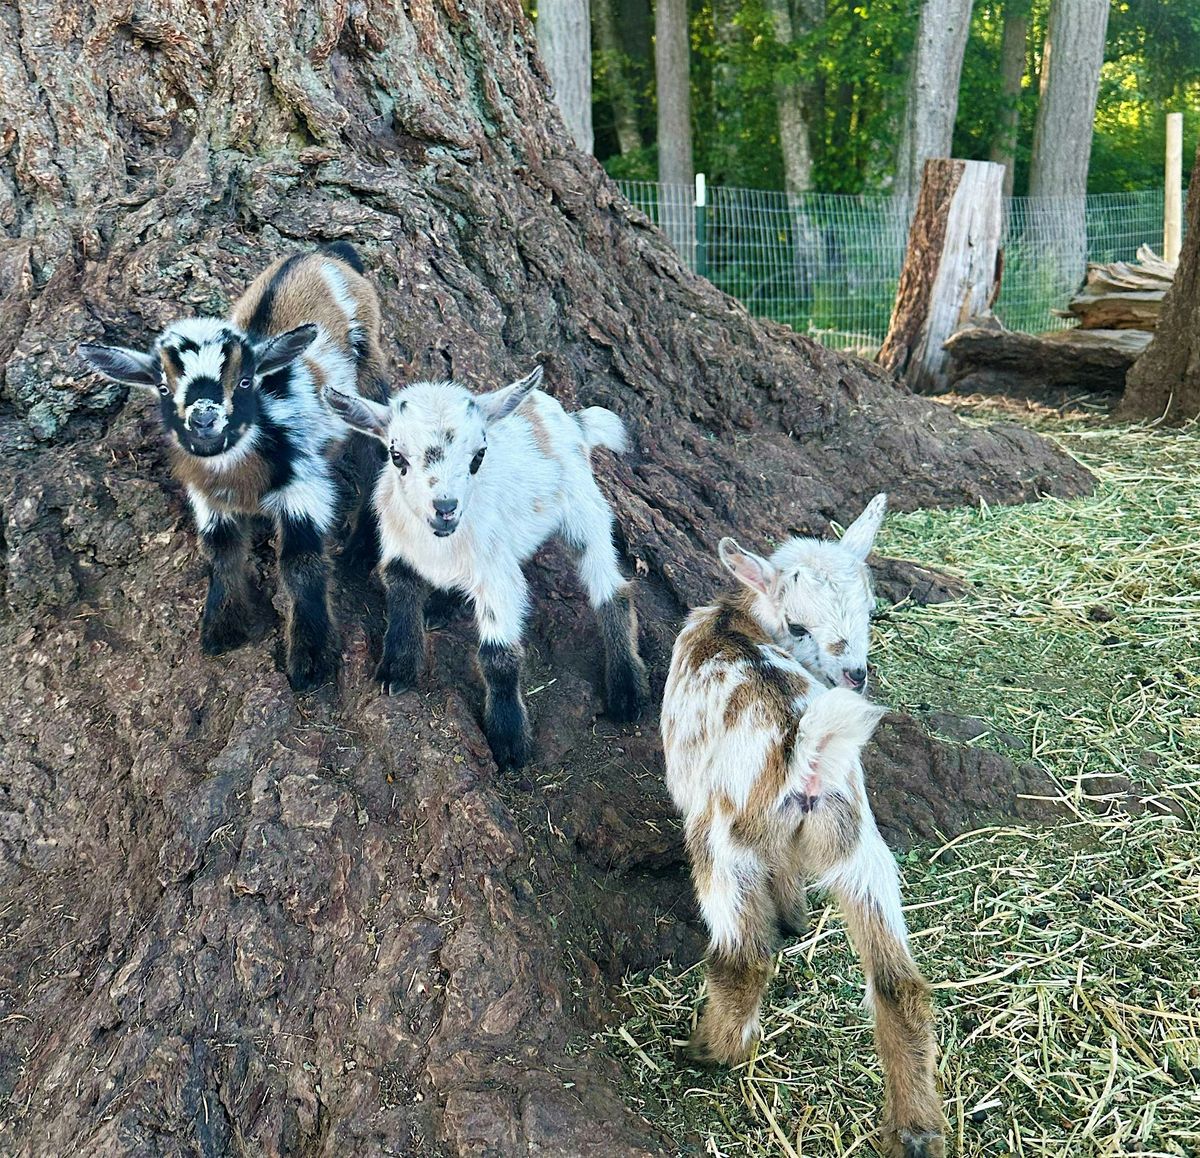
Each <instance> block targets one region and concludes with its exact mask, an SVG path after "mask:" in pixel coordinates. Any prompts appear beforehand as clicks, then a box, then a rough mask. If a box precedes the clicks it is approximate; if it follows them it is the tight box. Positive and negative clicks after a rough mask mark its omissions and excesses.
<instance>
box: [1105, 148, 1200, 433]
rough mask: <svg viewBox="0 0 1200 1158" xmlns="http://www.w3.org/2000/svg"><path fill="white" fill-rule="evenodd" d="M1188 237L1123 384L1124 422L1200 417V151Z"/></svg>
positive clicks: (1120, 413)
mask: <svg viewBox="0 0 1200 1158" xmlns="http://www.w3.org/2000/svg"><path fill="white" fill-rule="evenodd" d="M1187 219H1188V220H1187V234H1186V236H1185V237H1184V241H1183V250H1182V251H1181V253H1180V255H1179V268H1178V269H1177V270H1176V272H1175V281H1174V283H1173V284H1172V286H1171V288H1170V289H1169V290H1167V296H1166V298H1165V299H1164V301H1163V307H1162V315H1161V317H1160V318H1159V321H1158V326H1157V328H1156V329H1155V331H1154V337H1153V339H1151V342H1150V345H1149V347H1148V348H1147V349H1146V352H1145V353H1144V354H1143V355H1142V356H1141V357H1140V358H1139V359H1138V360H1137V361H1136V362H1135V363H1134V364H1133V367H1132V369H1131V370H1130V371H1129V374H1128V376H1127V377H1126V379H1125V394H1124V396H1123V397H1122V399H1121V404H1120V406H1119V407H1118V408H1117V414H1118V416H1119V417H1122V418H1158V417H1160V416H1161V417H1165V418H1166V419H1167V421H1168V422H1183V421H1186V420H1187V419H1189V418H1195V417H1197V416H1200V149H1197V151H1196V160H1195V164H1194V165H1193V167H1192V176H1191V180H1190V181H1189V183H1188V204H1187Z"/></svg>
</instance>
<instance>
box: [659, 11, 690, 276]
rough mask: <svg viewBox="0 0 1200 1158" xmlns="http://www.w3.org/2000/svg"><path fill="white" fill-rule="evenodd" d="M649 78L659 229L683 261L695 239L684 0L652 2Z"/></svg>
mask: <svg viewBox="0 0 1200 1158" xmlns="http://www.w3.org/2000/svg"><path fill="white" fill-rule="evenodd" d="M654 78H655V93H656V98H657V107H658V179H659V181H660V182H661V183H662V184H663V185H665V186H667V188H666V189H665V190H663V192H662V193H661V194H660V213H661V222H662V226H663V228H664V229H665V231H666V234H667V236H668V237H669V238H670V239H671V243H672V244H673V245H674V246H675V248H676V250H677V251H678V252H679V253H680V254H683V255H684V256H685V257H686V258H687V260H688V261H691V260H692V249H693V247H694V243H695V239H696V225H695V218H694V216H693V210H692V204H693V198H692V185H693V183H694V180H695V173H696V171H695V169H694V167H693V165H692V104H691V84H692V81H691V64H690V54H689V50H688V5H687V0H656V3H655V5H654Z"/></svg>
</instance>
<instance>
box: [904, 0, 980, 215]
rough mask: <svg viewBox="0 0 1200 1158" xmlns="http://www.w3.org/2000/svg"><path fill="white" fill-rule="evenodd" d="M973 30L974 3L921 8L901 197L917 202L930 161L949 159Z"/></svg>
mask: <svg viewBox="0 0 1200 1158" xmlns="http://www.w3.org/2000/svg"><path fill="white" fill-rule="evenodd" d="M970 28H971V0H924V2H923V3H922V5H921V17H920V22H919V24H918V25H917V43H916V47H915V48H914V49H913V56H912V62H911V64H910V66H909V75H908V100H907V103H906V105H905V110H904V126H903V129H902V131H901V136H900V151H899V153H898V154H897V159H896V184H895V190H896V193H897V194H898V195H899V196H901V197H905V198H908V199H909V200H912V199H914V198H915V197H916V195H917V190H918V189H920V187H921V173H922V171H923V170H924V167H925V162H926V161H928V160H929V159H930V158H933V157H949V156H950V147H951V144H952V143H953V140H954V120H955V117H956V116H957V115H958V82H959V77H960V76H961V74H962V62H963V52H964V50H965V49H966V46H967V33H968V32H969V31H970Z"/></svg>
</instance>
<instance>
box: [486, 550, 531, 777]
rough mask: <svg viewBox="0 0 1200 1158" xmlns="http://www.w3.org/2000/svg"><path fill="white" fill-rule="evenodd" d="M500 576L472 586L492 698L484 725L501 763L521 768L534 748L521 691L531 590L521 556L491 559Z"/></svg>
mask: <svg viewBox="0 0 1200 1158" xmlns="http://www.w3.org/2000/svg"><path fill="white" fill-rule="evenodd" d="M489 569H490V570H491V571H492V573H493V575H494V576H495V578H494V579H493V580H489V581H488V582H487V583H486V584H479V585H477V586H476V588H475V589H474V590H473V591H472V592H471V595H472V597H473V599H474V601H475V621H476V623H477V625H478V627H479V670H480V672H481V673H482V674H483V682H484V686H485V688H486V700H485V703H484V712H483V730H484V732H485V733H486V735H487V738H488V743H489V744H490V745H491V748H492V755H493V756H495V758H496V763H497V764H498V765H499V766H500V767H501V768H520V767H522V766H523V765H525V764H527V763H528V762H529V758H530V756H531V755H532V753H533V735H532V732H531V730H530V727H529V713H528V712H527V711H526V709H525V700H524V699H523V698H522V696H521V659H522V656H523V655H524V648H523V647H522V646H521V632H522V628H523V626H524V621H525V609H526V607H527V605H528V601H529V594H528V588H527V586H526V583H525V576H524V575H522V574H521V568H520V565H519V564H517V563H515V562H510V563H508V565H507V566H505V565H503V564H500V563H498V562H496V561H493V562H492V563H491V564H489Z"/></svg>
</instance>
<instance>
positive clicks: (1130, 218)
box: [620, 181, 1163, 353]
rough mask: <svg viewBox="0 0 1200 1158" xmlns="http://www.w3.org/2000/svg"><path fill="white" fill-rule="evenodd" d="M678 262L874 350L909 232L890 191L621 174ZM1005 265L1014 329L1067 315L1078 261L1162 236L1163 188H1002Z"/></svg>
mask: <svg viewBox="0 0 1200 1158" xmlns="http://www.w3.org/2000/svg"><path fill="white" fill-rule="evenodd" d="M620 186H621V190H622V192H623V193H624V194H625V196H626V197H627V198H628V199H629V200H630V201H631V202H632V203H633V204H634V205H636V206H637V207H638V208H639V209H641V210H642V212H644V213H645V214H646V215H647V216H648V217H649V218H650V219H651V220H652V221H654V222H655V223H657V224H658V225H660V226H661V227H662V228H663V229H664V231H665V232H666V233H667V235H668V237H669V238H670V239H671V241H672V244H674V245H675V247H676V249H677V250H678V251H679V253H680V255H681V256H682V257H683V259H684V261H685V262H686V263H687V264H688V265H689V266H690V267H691V268H692V269H695V270H696V271H697V272H699V273H702V274H704V275H705V276H706V277H708V278H709V279H710V280H711V281H713V282H714V283H715V284H716V285H717V286H719V287H720V288H721V289H723V290H724V291H725V292H726V293H728V294H731V295H732V296H733V297H736V298H738V299H739V300H740V301H741V302H742V303H743V304H744V305H745V306H746V308H747V309H748V310H750V312H751V313H753V314H755V315H757V316H759V317H765V318H772V319H774V320H775V321H780V322H786V323H787V324H788V325H790V326H792V328H793V329H795V330H797V331H798V332H800V333H803V334H808V335H809V336H811V337H813V338H815V339H816V340H817V341H820V342H822V343H823V344H825V345H828V346H834V347H836V348H838V349H855V350H860V351H863V352H871V353H873V352H874V350H875V349H877V348H878V346H879V345H880V344H881V343H882V341H883V338H884V335H885V334H886V333H887V326H888V319H889V318H890V316H891V310H892V302H893V299H894V298H895V294H896V283H897V281H898V280H899V278H900V266H901V264H902V263H903V260H904V248H905V243H906V241H907V235H908V207H907V204H906V203H905V202H904V201H902V200H901V199H899V198H893V197H885V196H846V195H842V194H830V193H805V194H802V195H800V196H789V195H788V194H786V193H780V192H774V191H768V190H762V189H734V188H726V187H723V186H715V187H714V186H710V187H709V189H708V197H707V202H708V203H707V205H704V206H699V207H698V206H696V204H695V194H694V191H693V189H692V187H691V186H686V185H678V186H675V185H664V184H659V183H657V182H653V181H622V182H620ZM1005 222H1006V227H1005V236H1004V243H1003V245H1004V276H1003V278H1002V281H1001V289H1000V295H999V298H998V300H997V302H996V304H995V307H994V309H995V313H996V315H997V316H998V317H999V318H1000V320H1001V321H1002V322H1004V324H1005V325H1007V326H1008V327H1009V328H1010V329H1013V330H1023V331H1026V332H1030V333H1037V332H1040V331H1044V330H1050V329H1060V328H1063V327H1065V326H1067V325H1069V324H1070V323H1069V322H1068V321H1067V320H1065V319H1063V318H1059V317H1057V316H1056V315H1054V314H1053V313H1052V312H1051V311H1052V310H1053V309H1055V308H1061V307H1063V306H1065V305H1066V302H1067V299H1068V298H1069V297H1070V296H1071V294H1072V292H1073V291H1074V290H1075V288H1076V286H1077V284H1078V281H1079V271H1080V270H1082V268H1083V261H1084V259H1085V257H1086V260H1088V261H1130V260H1132V259H1133V257H1134V255H1135V254H1136V252H1137V248H1138V246H1139V245H1142V244H1150V245H1151V246H1153V247H1154V248H1156V249H1157V248H1159V247H1160V246H1161V244H1162V225H1163V193H1162V190H1161V189H1148V190H1143V191H1140V192H1136V193H1105V194H1092V195H1089V196H1087V197H1083V198H1041V199H1037V200H1034V199H1031V198H1028V197H1013V198H1010V199H1008V201H1007V203H1006V206H1005Z"/></svg>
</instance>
